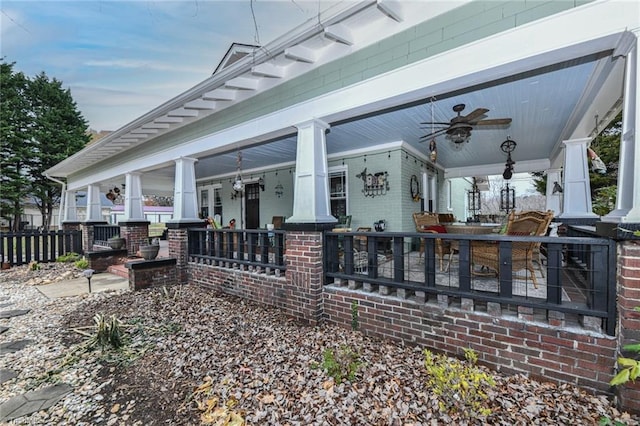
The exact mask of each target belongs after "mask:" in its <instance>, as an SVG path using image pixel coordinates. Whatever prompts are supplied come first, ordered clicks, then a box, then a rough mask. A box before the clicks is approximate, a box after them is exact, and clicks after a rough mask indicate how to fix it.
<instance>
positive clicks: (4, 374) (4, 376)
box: [0, 368, 18, 385]
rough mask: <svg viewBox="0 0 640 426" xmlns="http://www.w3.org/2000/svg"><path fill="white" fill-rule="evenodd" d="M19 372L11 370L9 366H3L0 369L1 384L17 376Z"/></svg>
mask: <svg viewBox="0 0 640 426" xmlns="http://www.w3.org/2000/svg"><path fill="white" fill-rule="evenodd" d="M17 376H18V373H16V372H15V371H13V370H9V369H8V368H3V369H1V370H0V385H1V384H3V383H4V382H8V381H9V380H11V379H13V378H14V377H17Z"/></svg>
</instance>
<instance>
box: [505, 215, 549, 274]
mask: <svg viewBox="0 0 640 426" xmlns="http://www.w3.org/2000/svg"><path fill="white" fill-rule="evenodd" d="M524 217H535V218H538V219H542V221H543V222H541V223H540V228H539V229H538V231H537V233H536V235H540V236H542V235H547V234H548V233H549V226H550V225H551V221H552V220H553V211H551V210H547V211H546V212H542V211H539V210H527V211H522V212H520V213H514V214H513V218H514V220H515V219H521V218H524ZM541 245H542V243H536V245H535V247H534V251H533V257H534V259H536V262H537V263H538V269H540V273H541V274H542V276H544V270H543V268H542V253H541V251H540V246H541Z"/></svg>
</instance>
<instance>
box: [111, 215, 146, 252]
mask: <svg viewBox="0 0 640 426" xmlns="http://www.w3.org/2000/svg"><path fill="white" fill-rule="evenodd" d="M149 223H150V222H149V221H146V220H142V221H135V222H134V221H127V222H118V225H119V226H120V237H122V238H124V239H125V240H127V253H128V255H129V256H135V255H136V253H137V252H138V249H139V248H140V246H141V245H146V244H149Z"/></svg>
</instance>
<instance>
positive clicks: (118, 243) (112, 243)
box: [107, 234, 126, 250]
mask: <svg viewBox="0 0 640 426" xmlns="http://www.w3.org/2000/svg"><path fill="white" fill-rule="evenodd" d="M125 243H126V241H125V239H124V238H120V235H118V234H116V235H114V236H113V237H111V238H109V239H108V240H107V244H109V247H111V248H112V249H114V250H119V249H121V248H122V247H124V245H125Z"/></svg>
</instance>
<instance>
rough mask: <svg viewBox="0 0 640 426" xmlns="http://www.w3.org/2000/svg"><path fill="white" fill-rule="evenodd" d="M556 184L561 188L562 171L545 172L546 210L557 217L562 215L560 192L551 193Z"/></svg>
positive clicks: (550, 170) (551, 170)
mask: <svg viewBox="0 0 640 426" xmlns="http://www.w3.org/2000/svg"><path fill="white" fill-rule="evenodd" d="M556 183H557V184H558V185H559V186H560V188H562V170H561V169H549V170H547V192H546V196H547V210H551V211H553V215H554V216H556V217H558V216H560V214H561V213H562V192H556V193H555V194H554V193H553V188H554V187H556Z"/></svg>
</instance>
